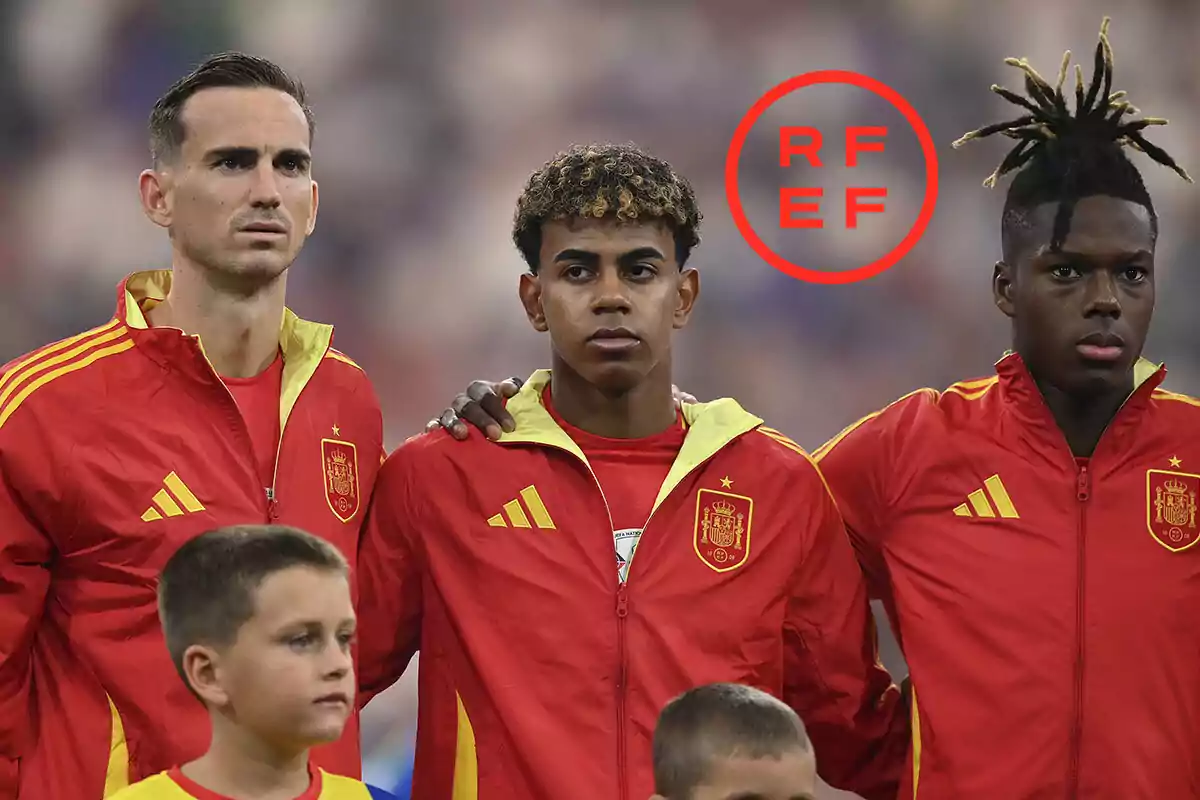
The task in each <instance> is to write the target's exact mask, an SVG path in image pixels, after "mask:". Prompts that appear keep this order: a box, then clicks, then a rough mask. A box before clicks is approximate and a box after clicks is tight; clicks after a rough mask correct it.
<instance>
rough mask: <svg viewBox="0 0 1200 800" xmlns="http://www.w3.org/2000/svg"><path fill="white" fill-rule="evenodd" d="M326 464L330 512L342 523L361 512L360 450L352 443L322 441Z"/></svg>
mask: <svg viewBox="0 0 1200 800" xmlns="http://www.w3.org/2000/svg"><path fill="white" fill-rule="evenodd" d="M321 457H322V460H323V461H324V464H325V500H326V501H327V502H328V503H329V510H330V511H332V512H333V515H334V516H335V517H337V518H338V519H340V520H341V521H342V522H349V521H350V520H352V519H354V515H355V514H357V513H358V509H359V505H360V496H361V491H360V487H359V485H358V449H357V448H356V447H355V446H354V444H353V443H352V442H343V441H340V440H338V439H322V440H321Z"/></svg>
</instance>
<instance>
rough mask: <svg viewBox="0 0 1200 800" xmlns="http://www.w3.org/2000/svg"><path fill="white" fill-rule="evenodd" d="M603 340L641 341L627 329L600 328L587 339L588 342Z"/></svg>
mask: <svg viewBox="0 0 1200 800" xmlns="http://www.w3.org/2000/svg"><path fill="white" fill-rule="evenodd" d="M605 339H632V340H633V341H635V342H636V341H641V340H640V339H638V337H637V334H635V333H634V332H633V331H631V330H629V329H628V328H601V329H600V330H598V331H596V332H595V333H593V334H592V335H591V336H589V337H588V340H589V341H593V342H595V341H602V340H605Z"/></svg>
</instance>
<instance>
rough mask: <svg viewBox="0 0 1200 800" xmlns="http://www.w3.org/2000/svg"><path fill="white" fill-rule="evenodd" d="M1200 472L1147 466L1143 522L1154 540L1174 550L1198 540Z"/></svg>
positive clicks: (1179, 549) (1185, 547) (1182, 548)
mask: <svg viewBox="0 0 1200 800" xmlns="http://www.w3.org/2000/svg"><path fill="white" fill-rule="evenodd" d="M1197 492H1200V475H1189V474H1188V473H1186V472H1170V471H1168V470H1162V469H1150V470H1146V524H1147V526H1148V527H1149V528H1150V535H1151V536H1153V537H1154V541H1156V542H1158V543H1159V544H1161V545H1162V546H1163V547H1165V548H1167V549H1168V550H1170V551H1171V552H1173V553H1178V552H1180V551H1181V550H1187V549H1188V548H1189V547H1191V546H1192V545H1194V544H1195V543H1196V542H1197V540H1200V530H1197V528H1196V495H1197Z"/></svg>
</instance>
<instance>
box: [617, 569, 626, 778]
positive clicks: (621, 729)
mask: <svg viewBox="0 0 1200 800" xmlns="http://www.w3.org/2000/svg"><path fill="white" fill-rule="evenodd" d="M627 581H628V577H627V578H626V580H625V581H622V582H621V585H620V586H618V587H617V659H618V664H617V780H618V781H619V782H620V797H621V800H629V780H628V775H629V766H628V754H627V753H626V748H625V718H626V711H625V695H626V688H627V687H626V685H625V684H626V683H627V682H628V667H627V664H626V658H625V618H626V617H628V616H629V590H628V589H627V588H626V582H627Z"/></svg>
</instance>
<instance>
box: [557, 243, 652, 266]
mask: <svg viewBox="0 0 1200 800" xmlns="http://www.w3.org/2000/svg"><path fill="white" fill-rule="evenodd" d="M646 258H655V259H658V260H659V261H666V259H667V257H666V256H664V255H663V254H662V253H661V252H660V251H659V250H658V248H657V247H638V248H635V249H633V250H630V251H629V252H628V253H622V254H621V255H620V257H619V258H618V259H617V260H618V261H620V262H621V263H622V264H629V263H631V262H634V261H640V260H642V259H646ZM599 260H600V256H598V255H597V254H596V253H593V252H592V251H591V250H579V249H577V248H573V247H572V248H567V249H566V250H563V251H562V252H560V253H559V254H558V255H556V256H555V257H554V261H555V262H556V263H557V262H559V261H583V262H584V263H587V264H594V263H596V262H597V261H599Z"/></svg>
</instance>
